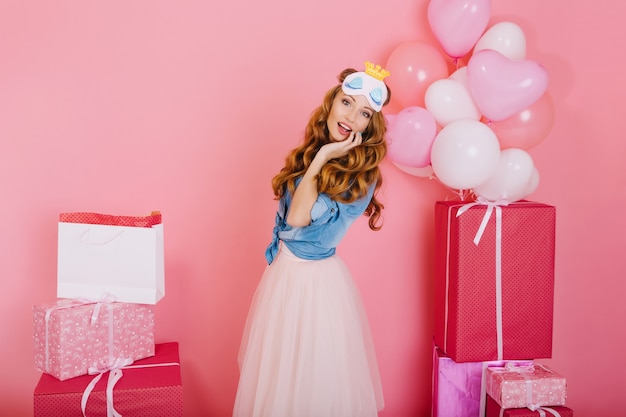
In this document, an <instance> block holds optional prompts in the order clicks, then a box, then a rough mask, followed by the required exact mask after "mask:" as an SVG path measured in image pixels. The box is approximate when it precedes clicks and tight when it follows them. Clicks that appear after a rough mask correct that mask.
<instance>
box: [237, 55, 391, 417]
mask: <svg viewBox="0 0 626 417" xmlns="http://www.w3.org/2000/svg"><path fill="white" fill-rule="evenodd" d="M387 75H389V73H388V72H387V71H386V70H384V69H382V68H381V67H380V66H375V65H373V64H371V63H369V62H367V63H366V70H365V71H364V72H357V71H356V70H354V69H346V70H344V71H343V72H342V73H341V74H340V75H339V77H338V79H339V84H338V85H336V86H335V87H333V88H331V89H330V90H329V91H328V92H327V93H326V96H325V97H324V101H323V102H322V105H321V106H320V107H319V108H317V109H316V110H315V111H314V112H313V114H312V116H311V118H310V120H309V122H308V124H307V126H306V130H305V138H304V142H303V143H302V144H301V145H300V146H298V147H297V148H295V149H294V150H292V151H291V153H289V155H288V156H287V158H286V162H285V167H284V168H283V169H282V170H281V171H280V172H279V173H278V174H277V175H276V176H275V177H274V179H273V180H272V187H273V189H274V194H275V195H276V198H277V199H278V200H279V203H278V211H277V214H276V223H275V227H274V232H273V240H272V242H271V243H270V245H269V246H268V248H267V251H266V254H265V256H266V258H267V261H268V266H267V268H266V270H265V273H264V275H263V277H262V279H261V282H260V283H259V286H258V288H257V291H256V293H255V296H254V299H253V302H252V306H251V308H250V312H249V316H248V321H247V323H246V327H245V330H244V335H243V340H242V344H241V350H240V353H239V365H240V371H241V375H240V380H239V387H238V390H237V396H236V399H235V406H234V412H233V415H234V416H235V417H372V416H376V415H377V414H378V410H381V409H382V408H383V395H382V388H381V383H380V377H379V373H378V365H377V363H376V356H375V353H374V346H373V343H372V338H371V335H370V330H369V325H368V322H367V317H366V315H365V310H364V308H363V305H362V301H361V298H360V295H359V292H358V289H357V288H356V286H355V284H354V282H353V280H352V277H351V275H350V272H349V270H348V268H347V267H346V265H345V264H344V263H343V261H342V260H341V259H340V258H339V257H338V256H337V255H335V249H336V247H337V245H338V244H339V242H340V241H341V239H342V238H343V237H344V235H345V233H346V232H347V230H348V228H349V227H350V225H352V224H353V223H354V221H355V220H356V219H357V218H359V217H360V216H361V215H363V214H365V215H366V216H368V217H369V227H370V228H371V229H372V230H379V229H380V227H381V225H380V220H381V210H382V209H383V205H382V204H381V203H380V202H379V201H378V200H377V199H376V191H377V190H378V189H379V188H380V186H381V184H382V177H381V173H380V170H379V164H380V162H381V161H382V159H383V157H384V156H385V153H386V150H387V148H386V143H385V137H384V136H385V132H386V125H385V119H384V117H383V115H382V113H380V111H381V109H382V107H383V106H384V105H385V104H387V103H388V102H389V98H390V92H389V89H388V88H387V86H386V85H385V83H384V81H383V79H384V78H385V77H386V76H387Z"/></svg>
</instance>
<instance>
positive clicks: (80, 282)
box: [33, 212, 183, 417]
mask: <svg viewBox="0 0 626 417" xmlns="http://www.w3.org/2000/svg"><path fill="white" fill-rule="evenodd" d="M164 284H165V282H164V262H163V225H162V222H161V214H160V213H158V212H153V213H151V214H150V215H147V216H139V217H136V216H113V215H106V214H98V213H63V214H61V216H60V219H59V224H58V265H57V298H56V299H55V300H54V301H51V302H45V303H40V304H36V305H34V307H33V325H34V329H33V341H34V363H35V368H36V369H37V370H39V371H41V372H42V374H41V377H40V379H39V382H38V383H37V386H36V387H35V391H34V416H35V417H43V416H57V417H72V416H77V417H84V416H87V417H96V416H103V417H104V416H112V415H120V416H124V417H133V416H137V417H145V416H165V415H167V416H174V417H175V416H182V415H183V412H182V409H183V404H182V394H183V392H182V384H181V374H180V363H179V352H178V343H176V342H169V343H159V344H156V343H155V337H154V335H155V332H154V330H155V320H154V318H155V314H154V313H155V305H156V304H157V302H158V301H159V300H160V299H162V298H163V296H164V295H165V287H164Z"/></svg>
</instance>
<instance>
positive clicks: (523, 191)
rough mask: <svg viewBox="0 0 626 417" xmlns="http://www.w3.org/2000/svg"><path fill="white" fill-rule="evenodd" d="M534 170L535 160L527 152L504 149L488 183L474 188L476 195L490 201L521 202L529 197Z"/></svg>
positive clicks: (516, 149)
mask: <svg viewBox="0 0 626 417" xmlns="http://www.w3.org/2000/svg"><path fill="white" fill-rule="evenodd" d="M534 169H535V166H534V163H533V159H532V158H531V156H530V155H529V154H528V153H527V152H526V151H525V150H523V149H518V148H508V149H503V150H502V151H501V152H500V158H499V159H498V164H497V167H496V169H495V170H494V171H493V173H492V175H491V176H490V177H489V179H488V180H487V181H485V182H484V183H482V184H480V185H478V186H476V187H474V193H475V194H476V195H478V196H480V197H483V198H484V199H486V200H489V201H497V200H506V201H508V202H509V203H512V202H514V201H517V200H521V199H522V198H524V197H526V196H527V195H528V194H527V193H528V190H529V183H530V181H531V179H532V175H533V171H534Z"/></svg>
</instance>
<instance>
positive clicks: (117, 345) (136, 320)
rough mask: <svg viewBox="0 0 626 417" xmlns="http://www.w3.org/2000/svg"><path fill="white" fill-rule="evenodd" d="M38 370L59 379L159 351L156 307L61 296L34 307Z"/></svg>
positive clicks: (35, 355)
mask: <svg viewBox="0 0 626 417" xmlns="http://www.w3.org/2000/svg"><path fill="white" fill-rule="evenodd" d="M33 324H34V333H33V341H34V361H35V368H36V369H38V370H40V371H41V372H45V373H48V374H50V375H52V376H54V377H56V378H58V379H60V380H65V379H68V378H73V377H76V376H79V375H85V374H87V373H88V370H89V368H98V369H103V368H106V367H108V366H109V364H110V363H112V362H113V361H114V360H116V359H120V358H122V359H126V358H129V359H131V360H137V359H142V358H146V357H149V356H152V355H154V306H153V305H147V304H132V303H104V302H103V303H96V302H88V301H79V300H73V299H60V300H57V301H56V302H54V303H47V304H37V305H35V306H34V307H33Z"/></svg>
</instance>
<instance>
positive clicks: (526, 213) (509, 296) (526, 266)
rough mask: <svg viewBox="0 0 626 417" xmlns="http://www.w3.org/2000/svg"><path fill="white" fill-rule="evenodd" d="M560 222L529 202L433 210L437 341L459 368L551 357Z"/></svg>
mask: <svg viewBox="0 0 626 417" xmlns="http://www.w3.org/2000/svg"><path fill="white" fill-rule="evenodd" d="M459 213H460V215H458V216H457V214H459ZM555 218H556V209H555V207H554V206H550V205H546V204H542V203H536V202H529V201H520V202H516V203H512V204H509V205H507V206H496V205H493V204H483V203H478V202H462V201H438V202H437V203H436V205H435V288H434V291H435V294H434V295H435V322H434V338H435V343H436V344H437V346H439V347H441V348H442V349H443V351H444V352H445V353H446V354H447V355H448V356H449V357H450V358H452V359H453V360H454V361H455V362H479V361H490V360H507V359H510V360H519V359H538V358H550V357H551V355H552V318H553V316H552V314H553V304H554V241H555ZM483 226H484V228H483ZM481 232H482V234H481Z"/></svg>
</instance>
